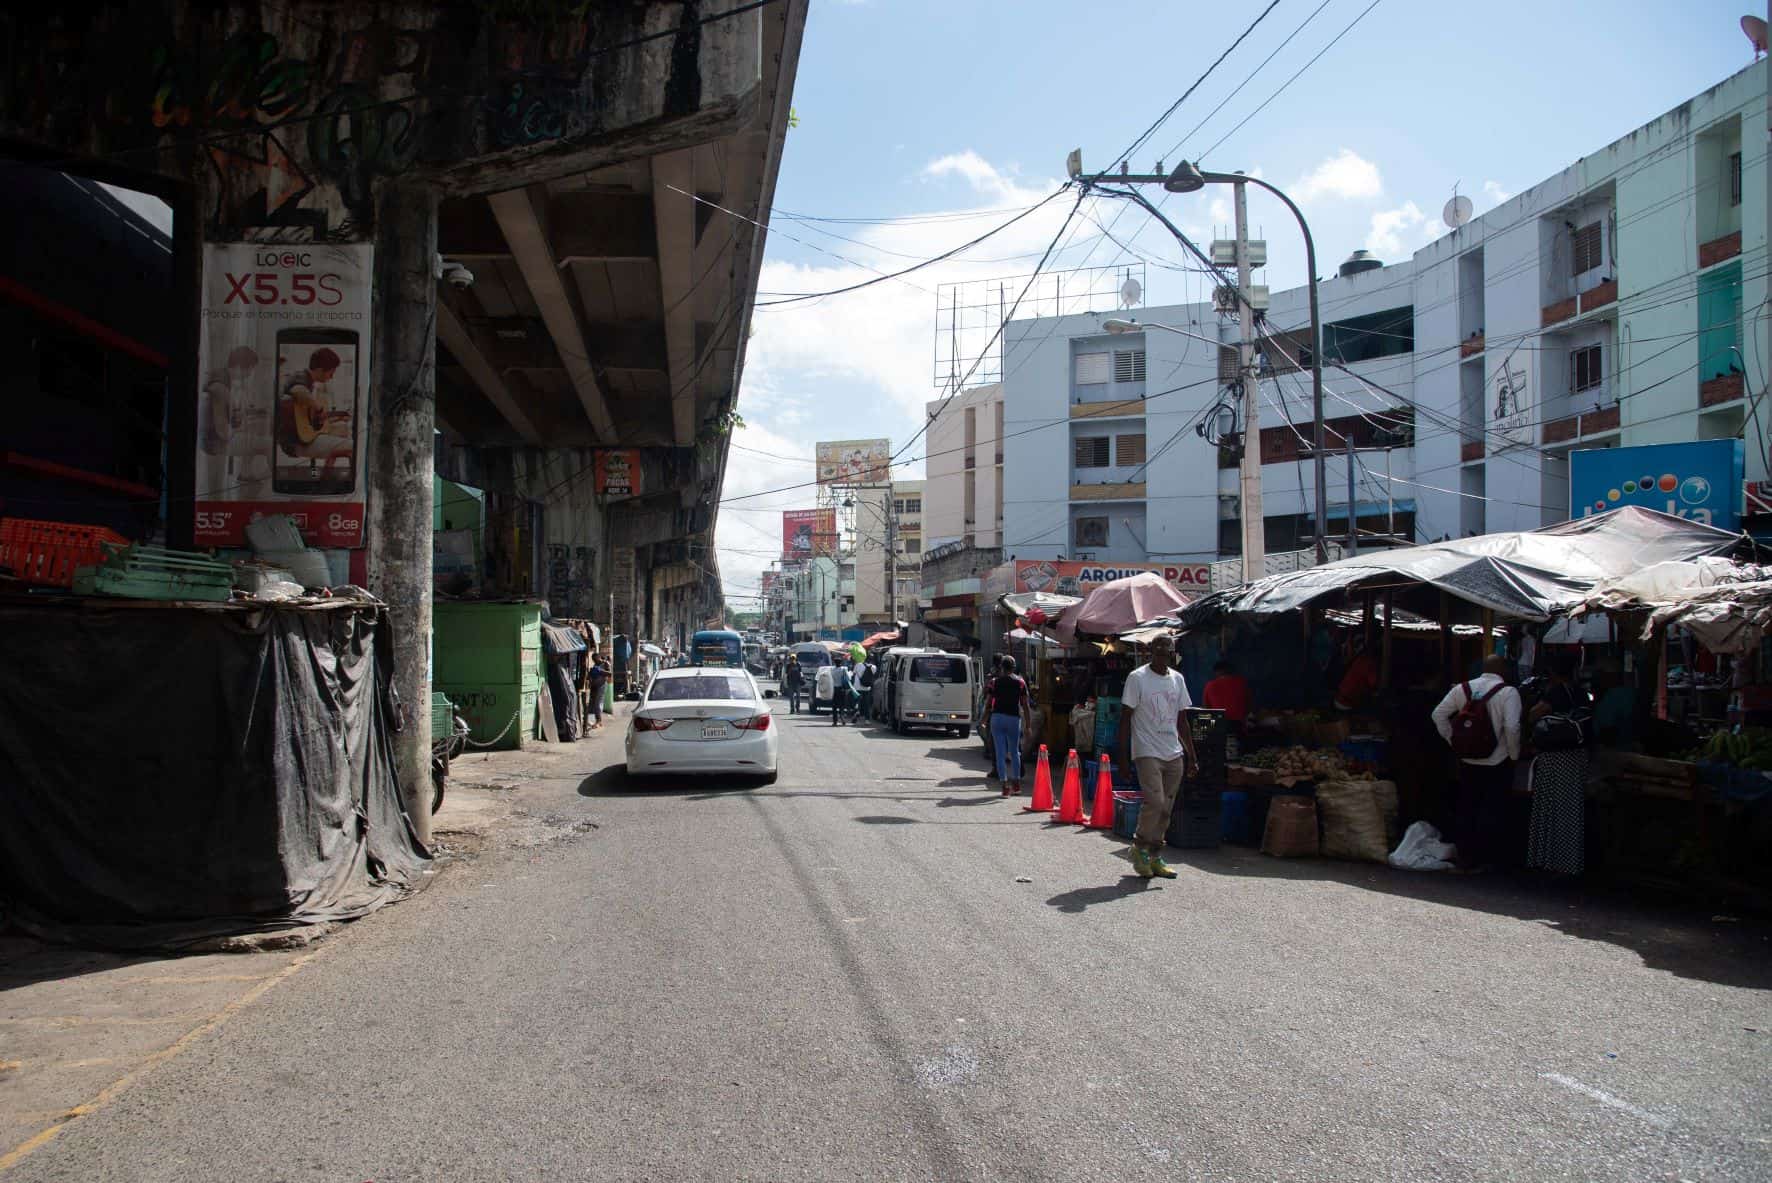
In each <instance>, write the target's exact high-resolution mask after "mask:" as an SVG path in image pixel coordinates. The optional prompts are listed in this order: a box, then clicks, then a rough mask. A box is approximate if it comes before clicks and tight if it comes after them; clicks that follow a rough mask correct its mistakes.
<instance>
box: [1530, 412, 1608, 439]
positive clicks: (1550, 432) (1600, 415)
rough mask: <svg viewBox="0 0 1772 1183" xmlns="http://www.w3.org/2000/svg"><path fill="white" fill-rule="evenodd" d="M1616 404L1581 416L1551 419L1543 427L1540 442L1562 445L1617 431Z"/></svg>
mask: <svg viewBox="0 0 1772 1183" xmlns="http://www.w3.org/2000/svg"><path fill="white" fill-rule="evenodd" d="M1618 423H1619V418H1618V404H1617V403H1613V404H1612V405H1611V406H1609V407H1601V408H1600V409H1599V410H1597V411H1588V412H1587V413H1586V414H1582V415H1566V416H1564V417H1563V418H1561V419H1552V420H1550V421H1549V422H1547V423H1546V424H1545V425H1544V431H1543V433H1542V437H1541V438H1542V442H1544V443H1546V444H1562V443H1567V442H1569V441H1570V440H1575V439H1583V438H1585V437H1587V436H1590V435H1604V434H1605V433H1606V432H1609V431H1617V430H1618Z"/></svg>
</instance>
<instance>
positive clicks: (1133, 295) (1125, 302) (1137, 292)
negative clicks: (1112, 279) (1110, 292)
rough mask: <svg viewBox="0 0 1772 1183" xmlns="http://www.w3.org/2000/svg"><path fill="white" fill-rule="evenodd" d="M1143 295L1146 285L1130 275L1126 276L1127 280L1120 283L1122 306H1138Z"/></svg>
mask: <svg viewBox="0 0 1772 1183" xmlns="http://www.w3.org/2000/svg"><path fill="white" fill-rule="evenodd" d="M1143 296H1144V285H1143V284H1141V283H1139V282H1138V281H1137V280H1136V279H1133V278H1132V277H1131V276H1130V275H1128V276H1127V277H1126V282H1125V283H1123V284H1121V285H1120V307H1122V308H1136V307H1137V306H1138V301H1139V300H1140V298H1142V297H1143Z"/></svg>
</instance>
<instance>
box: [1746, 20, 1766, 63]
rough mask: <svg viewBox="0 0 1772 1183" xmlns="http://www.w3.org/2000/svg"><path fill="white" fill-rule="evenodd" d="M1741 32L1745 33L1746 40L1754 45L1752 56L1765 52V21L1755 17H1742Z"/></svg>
mask: <svg viewBox="0 0 1772 1183" xmlns="http://www.w3.org/2000/svg"><path fill="white" fill-rule="evenodd" d="M1741 31H1742V32H1743V33H1746V34H1747V39H1748V40H1749V41H1751V42H1753V43H1754V54H1755V55H1756V56H1757V55H1759V54H1762V53H1765V52H1766V22H1765V21H1763V20H1761V19H1760V18H1759V17H1757V16H1744V17H1742V18H1741Z"/></svg>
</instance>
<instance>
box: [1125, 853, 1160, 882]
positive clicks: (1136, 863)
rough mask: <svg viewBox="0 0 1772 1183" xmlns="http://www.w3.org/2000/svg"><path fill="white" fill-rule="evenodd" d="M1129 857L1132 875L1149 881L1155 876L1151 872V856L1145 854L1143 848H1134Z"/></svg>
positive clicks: (1153, 872)
mask: <svg viewBox="0 0 1772 1183" xmlns="http://www.w3.org/2000/svg"><path fill="white" fill-rule="evenodd" d="M1130 857H1131V859H1132V873H1133V874H1134V875H1137V876H1138V877H1139V878H1140V879H1149V878H1150V877H1151V876H1152V875H1155V874H1156V872H1155V871H1153V870H1151V856H1150V855H1149V854H1147V853H1146V852H1145V849H1144V847H1142V846H1134V847H1133V848H1132V851H1131V855H1130Z"/></svg>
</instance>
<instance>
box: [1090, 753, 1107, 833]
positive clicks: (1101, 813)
mask: <svg viewBox="0 0 1772 1183" xmlns="http://www.w3.org/2000/svg"><path fill="white" fill-rule="evenodd" d="M1112 764H1113V761H1111V760H1109V759H1108V758H1107V757H1106V756H1105V755H1104V756H1103V757H1102V758H1101V771H1099V772H1097V773H1096V774H1095V800H1094V801H1092V802H1090V805H1089V820H1088V821H1087V822H1085V823H1084V824H1085V825H1087V826H1088V827H1089V828H1090V829H1091V830H1111V829H1113V828H1114V773H1113V768H1112Z"/></svg>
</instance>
